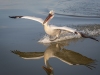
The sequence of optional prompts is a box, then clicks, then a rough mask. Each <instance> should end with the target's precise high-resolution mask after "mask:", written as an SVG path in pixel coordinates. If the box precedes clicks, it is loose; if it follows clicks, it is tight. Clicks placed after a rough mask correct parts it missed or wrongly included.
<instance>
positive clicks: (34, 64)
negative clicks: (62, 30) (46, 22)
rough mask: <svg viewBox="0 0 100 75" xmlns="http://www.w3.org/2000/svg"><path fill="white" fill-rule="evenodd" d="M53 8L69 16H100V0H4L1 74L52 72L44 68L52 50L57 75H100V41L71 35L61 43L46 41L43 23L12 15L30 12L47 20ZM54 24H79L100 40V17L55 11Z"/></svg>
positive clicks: (0, 32)
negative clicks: (43, 41) (15, 17)
mask: <svg viewBox="0 0 100 75" xmlns="http://www.w3.org/2000/svg"><path fill="white" fill-rule="evenodd" d="M51 9H52V10H54V11H55V12H56V13H59V14H65V15H80V16H100V13H99V12H100V1H99V0H96V1H94V0H77V1H76V0H57V1H54V0H42V1H37V0H25V1H23V0H20V1H18V0H0V75H47V73H49V74H50V72H46V71H45V70H44V69H43V66H45V63H44V60H45V58H44V56H45V55H48V56H49V55H50V53H52V55H53V56H55V57H54V58H51V57H52V55H51V56H50V59H49V61H48V63H49V65H50V66H51V67H52V68H53V71H52V72H53V73H54V75H62V74H63V75H100V71H99V70H100V42H96V41H94V40H91V39H76V38H74V39H71V38H69V39H70V40H68V39H67V40H66V41H62V42H60V43H54V44H42V43H39V42H38V41H39V40H40V39H41V38H43V36H44V35H45V32H44V30H43V27H42V25H41V24H40V23H38V22H35V21H31V20H25V19H16V20H15V19H10V18H9V17H8V16H13V15H29V16H36V17H41V18H43V19H45V17H46V16H47V14H48V12H49V11H50V10H51ZM50 23H51V24H54V25H58V26H71V27H75V28H77V29H79V30H82V31H85V32H86V33H88V34H89V35H92V36H96V38H97V39H98V40H100V18H96V17H95V18H85V17H74V16H64V15H57V14H55V17H54V18H53V20H52V21H51V22H50ZM61 49H62V50H61ZM12 51H13V52H12ZM24 52H25V53H24ZM27 52H30V53H27ZM14 53H15V54H14ZM18 55H19V56H18ZM22 57H23V58H30V57H31V58H34V59H30V60H26V59H23V58H22ZM37 57H38V58H37ZM39 57H40V58H39ZM95 60H96V61H95ZM70 64H72V65H70ZM45 67H46V66H45ZM91 69H92V70H91Z"/></svg>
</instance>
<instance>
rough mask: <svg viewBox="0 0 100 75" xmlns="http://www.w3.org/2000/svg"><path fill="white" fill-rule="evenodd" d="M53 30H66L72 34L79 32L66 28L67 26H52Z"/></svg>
mask: <svg viewBox="0 0 100 75" xmlns="http://www.w3.org/2000/svg"><path fill="white" fill-rule="evenodd" d="M50 26H51V27H52V28H53V29H61V30H65V31H68V32H72V33H75V32H77V31H76V29H73V28H70V27H66V26H63V27H58V26H54V25H50Z"/></svg>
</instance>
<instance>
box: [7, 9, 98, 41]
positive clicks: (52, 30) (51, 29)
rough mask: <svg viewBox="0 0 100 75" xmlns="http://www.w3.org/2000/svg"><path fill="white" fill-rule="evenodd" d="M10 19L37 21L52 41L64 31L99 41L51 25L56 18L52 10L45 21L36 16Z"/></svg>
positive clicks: (73, 30)
mask: <svg viewBox="0 0 100 75" xmlns="http://www.w3.org/2000/svg"><path fill="white" fill-rule="evenodd" d="M9 17H10V18H15V19H16V18H24V19H30V20H35V21H38V22H40V23H41V24H42V25H43V26H44V30H45V32H46V33H47V34H48V35H49V36H50V37H55V38H54V39H50V41H53V40H56V39H57V38H58V37H59V35H60V33H61V31H63V30H64V31H68V32H71V33H74V34H78V35H80V36H81V37H84V38H90V39H93V40H96V41H98V40H97V39H96V38H93V37H91V36H87V35H86V34H84V33H82V32H79V31H77V30H76V29H73V28H69V27H58V26H54V25H49V24H48V22H49V21H50V20H51V19H52V18H53V17H54V11H53V10H51V11H50V12H49V15H48V16H47V17H46V19H45V20H43V19H41V18H37V17H34V16H33V17H31V16H9Z"/></svg>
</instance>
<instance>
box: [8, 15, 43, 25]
mask: <svg viewBox="0 0 100 75" xmlns="http://www.w3.org/2000/svg"><path fill="white" fill-rule="evenodd" d="M9 17H10V18H14V19H16V18H24V19H30V20H34V21H37V22H40V23H42V24H43V22H44V20H43V19H41V18H37V17H34V16H32V17H31V16H9Z"/></svg>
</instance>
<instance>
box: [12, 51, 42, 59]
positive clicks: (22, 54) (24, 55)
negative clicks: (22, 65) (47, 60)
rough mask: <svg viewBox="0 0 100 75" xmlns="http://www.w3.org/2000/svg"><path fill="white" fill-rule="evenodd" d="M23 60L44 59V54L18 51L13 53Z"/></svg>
mask: <svg viewBox="0 0 100 75" xmlns="http://www.w3.org/2000/svg"><path fill="white" fill-rule="evenodd" d="M11 52H12V53H14V54H16V55H18V56H20V57H21V58H23V59H40V58H42V57H44V52H21V51H18V50H14V51H11Z"/></svg>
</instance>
